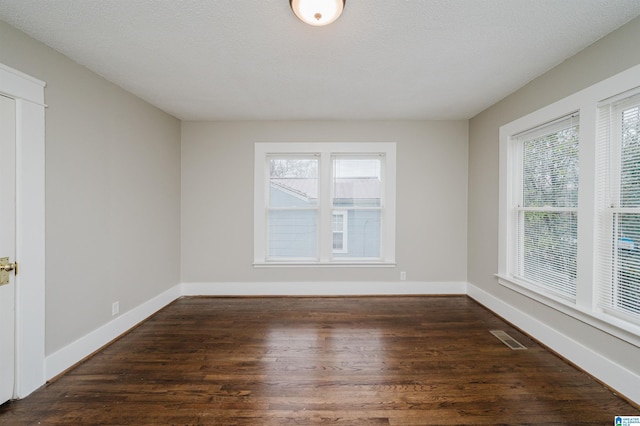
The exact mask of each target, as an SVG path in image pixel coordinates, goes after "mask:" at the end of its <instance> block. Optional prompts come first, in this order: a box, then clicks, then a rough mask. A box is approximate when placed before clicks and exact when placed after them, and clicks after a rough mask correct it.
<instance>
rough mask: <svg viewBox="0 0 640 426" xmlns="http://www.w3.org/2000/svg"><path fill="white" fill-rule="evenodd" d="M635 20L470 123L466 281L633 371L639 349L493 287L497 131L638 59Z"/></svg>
mask: <svg viewBox="0 0 640 426" xmlns="http://www.w3.org/2000/svg"><path fill="white" fill-rule="evenodd" d="M638 40H640V18H638V19H635V20H633V21H631V22H630V23H628V24H627V25H625V26H623V27H621V28H620V29H619V30H618V31H616V32H614V33H612V34H610V35H608V36H606V37H605V38H603V39H601V40H600V41H598V42H597V43H595V44H594V45H592V46H590V47H589V48H587V49H585V50H584V51H582V52H580V53H579V54H577V55H575V56H574V57H572V58H570V59H569V60H567V61H565V62H564V63H562V64H560V65H559V66H557V67H556V68H554V69H552V70H551V71H549V72H548V73H546V74H544V75H543V76H541V77H540V78H537V79H536V80H534V81H532V82H531V83H529V84H528V85H526V86H525V87H523V88H522V89H520V90H518V91H517V92H516V93H514V94H512V95H511V96H509V97H507V98H505V99H504V100H502V101H500V102H499V103H497V104H496V105H494V106H493V107H491V108H489V109H487V110H485V111H483V112H482V113H481V114H478V115H477V116H476V117H474V118H473V119H471V120H470V122H469V215H468V217H469V222H468V228H469V243H468V244H469V246H468V250H469V262H468V280H469V282H470V283H471V284H474V285H475V286H478V287H480V288H481V289H483V290H484V291H486V292H489V293H490V294H492V295H494V296H495V297H497V298H499V299H501V300H503V301H505V302H506V303H509V304H511V305H512V306H514V307H516V308H517V309H519V310H521V311H522V312H524V313H526V314H528V315H531V316H532V317H534V318H536V319H538V320H539V321H541V322H543V323H546V324H548V325H550V326H552V327H553V328H555V329H556V330H558V331H560V332H561V333H563V334H565V335H566V336H570V337H571V338H572V339H574V340H576V341H577V342H579V343H580V344H582V345H584V346H586V347H588V348H591V349H592V350H593V351H595V352H598V353H600V354H602V355H605V356H606V357H607V358H609V359H611V360H613V361H614V362H616V363H618V364H620V365H621V366H623V367H626V368H627V369H629V370H630V371H633V372H635V373H636V374H639V373H640V362H638V360H639V359H640V348H637V347H635V346H633V345H630V344H628V343H625V342H623V341H621V340H619V339H617V338H614V337H612V336H610V335H608V334H606V333H603V332H600V331H598V330H596V329H594V328H592V327H590V326H588V325H585V324H583V323H581V322H579V321H576V320H573V319H571V318H569V317H567V316H565V315H563V314H561V313H559V312H557V311H554V310H552V309H549V308H547V307H545V306H543V305H541V304H539V303H537V302H534V301H532V300H531V299H528V298H525V297H523V296H521V295H518V294H516V293H514V292H512V291H510V290H508V289H506V288H505V287H502V286H500V285H498V283H497V280H496V278H495V277H494V276H493V274H495V273H496V272H497V271H498V239H497V237H498V130H499V128H500V126H502V125H504V124H506V123H509V122H510V121H513V120H515V119H516V118H519V117H521V116H523V115H526V114H528V113H530V112H533V111H535V110H537V109H539V108H542V107H544V106H546V105H548V104H550V103H552V102H554V101H557V100H559V99H562V98H564V97H566V96H568V95H570V94H572V93H575V92H577V91H579V90H581V89H583V88H585V87H588V86H590V85H592V84H594V83H596V82H598V81H601V80H603V79H605V78H607V77H610V76H612V75H614V74H616V73H618V72H621V71H623V70H625V69H627V68H630V67H632V66H634V65H636V64H639V63H640V49H638V46H637V44H638Z"/></svg>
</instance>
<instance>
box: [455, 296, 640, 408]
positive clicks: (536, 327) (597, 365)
mask: <svg viewBox="0 0 640 426" xmlns="http://www.w3.org/2000/svg"><path fill="white" fill-rule="evenodd" d="M467 295H468V296H469V297H471V298H472V299H474V300H476V301H477V302H478V303H480V304H482V305H483V306H485V307H486V308H487V309H489V310H491V311H492V312H494V313H496V314H497V315H500V316H501V317H502V318H504V319H505V320H507V321H509V322H510V323H512V324H514V325H515V326H517V327H519V328H521V329H522V330H523V331H525V332H526V333H528V334H529V335H531V336H532V337H533V338H535V339H537V340H538V341H540V342H541V343H543V344H544V345H546V346H548V347H549V348H551V349H552V350H553V351H555V352H556V353H558V354H560V355H562V356H563V357H565V358H566V359H568V360H569V361H571V362H572V363H574V364H575V365H577V366H578V367H580V368H581V369H583V370H584V371H586V372H587V373H589V374H590V375H592V376H593V377H595V378H596V379H598V380H600V381H601V382H602V383H604V384H606V385H607V386H609V387H610V388H611V389H615V391H616V392H618V393H619V394H621V395H624V396H625V397H626V398H629V399H630V400H632V401H634V402H635V403H636V404H640V376H638V375H637V374H635V373H634V372H632V371H629V370H628V369H626V368H624V367H622V366H621V365H618V364H616V363H615V362H613V361H611V360H610V359H608V358H606V357H604V356H602V355H600V354H599V353H597V352H594V351H593V350H592V349H589V348H587V347H585V346H584V345H582V344H581V343H579V342H577V341H575V340H573V339H572V338H571V337H569V336H567V335H565V334H562V333H560V332H558V331H557V330H555V329H554V328H552V327H551V326H549V325H546V324H544V323H542V322H540V321H539V320H538V319H536V318H534V317H532V316H530V315H528V314H526V313H524V312H522V311H520V310H519V309H517V308H515V307H513V306H511V305H509V304H507V303H505V302H504V301H502V300H500V299H498V298H496V297H494V296H492V295H491V294H489V293H487V292H485V291H484V290H482V289H480V288H478V287H476V286H474V285H472V284H468V285H467Z"/></svg>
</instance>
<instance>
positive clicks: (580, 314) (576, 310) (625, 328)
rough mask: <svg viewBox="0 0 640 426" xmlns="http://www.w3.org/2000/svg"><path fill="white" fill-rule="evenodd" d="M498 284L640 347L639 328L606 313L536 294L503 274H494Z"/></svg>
mask: <svg viewBox="0 0 640 426" xmlns="http://www.w3.org/2000/svg"><path fill="white" fill-rule="evenodd" d="M495 276H496V277H497V278H498V283H499V284H501V285H503V286H504V287H507V288H509V289H511V290H513V291H515V292H517V293H520V294H522V295H523V296H526V297H528V298H530V299H533V300H535V301H537V302H539V303H542V304H543V305H546V306H548V307H550V308H552V309H555V310H556V311H559V312H562V313H563V314H565V315H568V316H570V317H572V318H574V319H576V320H578V321H581V322H583V323H585V324H588V325H590V326H592V327H595V328H597V329H599V330H602V331H604V332H605V333H608V334H610V335H612V336H615V337H617V338H619V339H622V340H624V341H625V342H628V343H630V344H632V345H634V346H637V347H640V326H637V325H635V324H632V323H629V322H626V321H623V320H621V319H619V318H617V317H615V316H612V315H607V314H606V313H598V312H593V311H591V310H589V309H586V308H584V307H580V306H578V305H576V304H575V303H574V302H572V301H571V300H569V299H567V300H564V299H562V298H559V297H554V296H553V295H545V294H540V293H537V292H536V291H534V290H531V289H529V288H528V287H527V286H526V285H525V284H524V283H522V282H520V281H519V280H517V279H515V278H513V277H510V276H507V275H505V274H496V275H495Z"/></svg>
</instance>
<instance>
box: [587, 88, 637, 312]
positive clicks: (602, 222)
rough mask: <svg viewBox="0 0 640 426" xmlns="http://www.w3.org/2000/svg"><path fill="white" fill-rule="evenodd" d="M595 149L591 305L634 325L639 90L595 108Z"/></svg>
mask: <svg viewBox="0 0 640 426" xmlns="http://www.w3.org/2000/svg"><path fill="white" fill-rule="evenodd" d="M596 143H597V147H598V151H597V160H598V161H597V174H596V177H597V186H596V188H597V197H596V198H597V205H596V208H597V222H596V237H597V240H596V244H597V245H596V247H597V251H596V270H597V274H596V279H597V284H598V285H597V304H598V307H599V308H600V309H601V310H602V311H603V313H604V314H607V315H613V316H615V317H621V318H623V319H626V320H628V321H631V322H635V323H637V324H640V246H639V244H640V90H635V91H634V92H631V93H624V94H622V95H619V96H616V97H615V98H612V99H609V100H606V101H603V102H601V103H600V105H599V108H598V133H597V140H596Z"/></svg>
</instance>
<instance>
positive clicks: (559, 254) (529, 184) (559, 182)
mask: <svg viewBox="0 0 640 426" xmlns="http://www.w3.org/2000/svg"><path fill="white" fill-rule="evenodd" d="M511 144H512V145H513V146H512V147H511V150H512V152H513V156H514V160H513V167H512V179H513V182H514V184H513V191H514V192H513V194H512V209H513V210H512V215H513V218H514V219H513V222H512V223H513V230H512V233H511V236H512V237H511V238H512V239H511V241H510V242H509V244H510V245H511V249H512V250H513V253H512V256H511V260H512V263H511V264H510V265H509V266H510V273H511V274H512V275H513V276H514V277H516V278H518V279H521V280H522V282H523V283H526V284H527V285H529V286H531V287H533V288H534V289H536V290H543V291H545V292H551V293H554V294H556V295H557V296H559V297H565V298H568V299H570V300H573V299H575V293H576V256H577V251H576V250H577V239H578V235H577V232H578V116H577V114H571V115H569V116H566V117H562V118H560V119H558V120H555V121H553V122H551V123H547V124H543V125H541V126H537V127H535V128H533V129H531V130H528V131H526V132H523V133H520V134H518V135H515V136H513V137H512V138H511Z"/></svg>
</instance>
